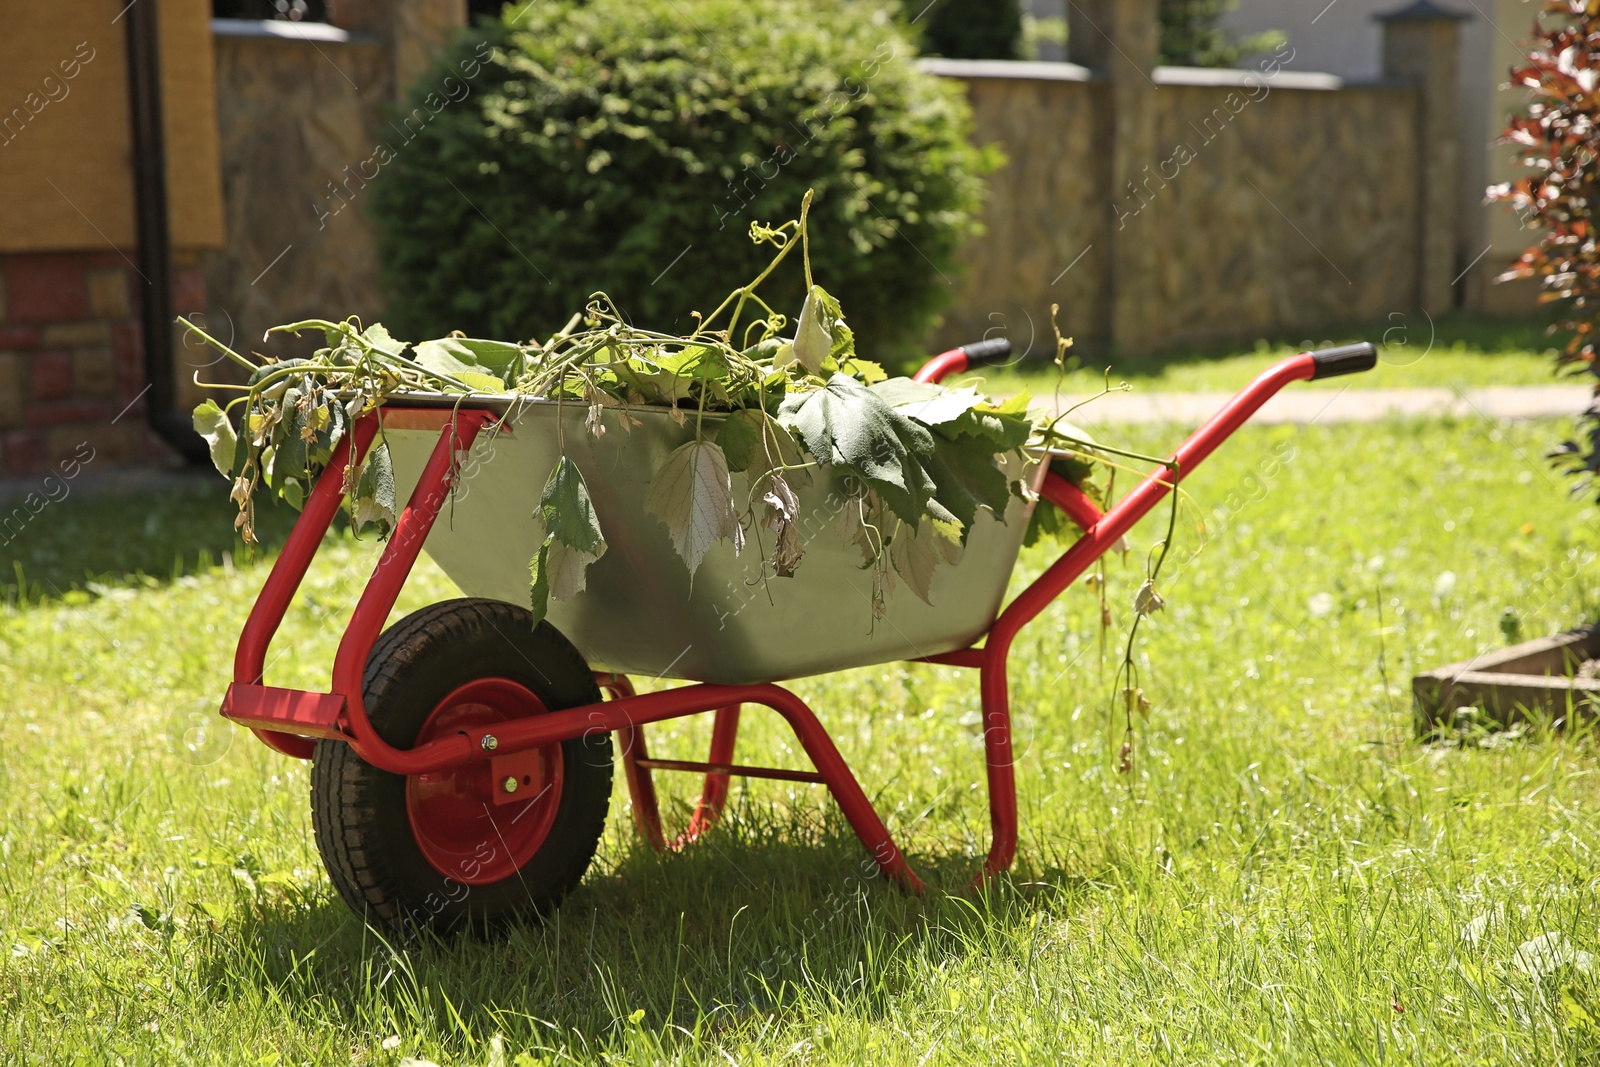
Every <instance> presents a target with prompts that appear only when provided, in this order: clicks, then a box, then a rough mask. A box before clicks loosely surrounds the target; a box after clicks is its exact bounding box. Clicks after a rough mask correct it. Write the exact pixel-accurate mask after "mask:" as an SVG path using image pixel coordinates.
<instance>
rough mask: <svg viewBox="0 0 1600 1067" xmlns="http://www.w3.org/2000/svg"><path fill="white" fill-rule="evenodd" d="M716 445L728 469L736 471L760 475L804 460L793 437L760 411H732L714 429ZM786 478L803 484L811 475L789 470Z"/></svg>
mask: <svg viewBox="0 0 1600 1067" xmlns="http://www.w3.org/2000/svg"><path fill="white" fill-rule="evenodd" d="M717 444H718V445H719V446H721V448H722V452H723V454H724V455H725V456H726V457H727V459H728V469H729V470H730V471H735V472H738V471H744V470H751V471H753V472H757V473H759V472H764V471H769V470H773V469H775V468H778V467H794V466H797V465H799V464H801V463H803V462H804V461H805V457H804V456H803V455H801V454H800V445H799V443H798V442H797V441H795V439H794V436H793V435H792V434H790V433H789V431H788V430H786V429H785V428H784V426H783V424H782V423H780V422H779V421H778V420H777V419H774V418H773V417H772V416H771V415H768V414H767V413H766V412H765V411H762V410H761V409H760V408H745V409H744V410H742V411H735V412H734V413H733V414H731V415H729V416H728V417H727V418H726V419H724V420H723V421H722V426H721V427H720V428H719V429H718V430H717ZM788 478H789V481H790V482H792V483H795V484H802V485H803V484H807V483H808V482H809V481H810V475H808V474H807V473H806V472H805V471H803V470H794V471H790V472H789V473H788Z"/></svg>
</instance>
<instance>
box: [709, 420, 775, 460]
mask: <svg viewBox="0 0 1600 1067" xmlns="http://www.w3.org/2000/svg"><path fill="white" fill-rule="evenodd" d="M766 418H767V413H766V412H764V411H754V410H751V409H748V408H747V409H745V410H744V411H735V412H734V413H733V414H732V415H729V416H728V417H727V418H726V419H723V420H722V426H721V427H720V428H718V430H717V445H718V446H719V447H721V449H722V454H723V455H724V456H726V457H727V460H728V469H729V470H730V471H735V472H737V471H742V470H744V469H745V468H747V467H749V466H750V463H751V461H752V460H754V459H755V458H756V457H757V456H758V455H760V454H761V453H760V451H759V450H760V449H761V427H762V422H763V420H765V419H766Z"/></svg>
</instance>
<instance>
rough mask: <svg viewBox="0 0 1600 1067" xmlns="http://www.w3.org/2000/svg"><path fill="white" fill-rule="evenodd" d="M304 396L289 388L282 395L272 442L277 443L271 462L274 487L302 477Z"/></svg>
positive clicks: (304, 456) (304, 449)
mask: <svg viewBox="0 0 1600 1067" xmlns="http://www.w3.org/2000/svg"><path fill="white" fill-rule="evenodd" d="M302 396H304V394H303V393H301V391H300V390H299V389H293V388H291V389H290V390H289V391H288V392H286V393H284V394H283V418H282V419H281V420H280V421H279V422H278V428H277V431H276V432H275V433H274V434H273V440H274V441H275V442H276V443H277V451H276V455H275V456H274V458H273V460H272V484H273V485H274V487H276V486H277V485H278V484H279V483H281V482H282V481H283V480H284V479H286V478H299V477H302V476H304V475H305V474H306V473H307V471H306V461H307V459H308V453H307V449H306V440H305V437H304V436H303V434H302V431H304V429H305V425H306V413H305V412H304V411H303V410H302V409H301V407H300V399H301V397H302Z"/></svg>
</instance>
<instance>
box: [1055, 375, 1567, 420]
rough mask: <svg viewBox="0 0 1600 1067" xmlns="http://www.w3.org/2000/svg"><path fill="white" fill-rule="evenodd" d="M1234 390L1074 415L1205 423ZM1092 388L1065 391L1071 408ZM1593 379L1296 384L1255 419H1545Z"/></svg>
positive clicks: (1106, 400) (1117, 404)
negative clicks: (1474, 385)
mask: <svg viewBox="0 0 1600 1067" xmlns="http://www.w3.org/2000/svg"><path fill="white" fill-rule="evenodd" d="M1233 395H1234V394H1232V393H1142V392H1137V391H1135V392H1131V393H1112V394H1111V395H1110V396H1103V397H1101V398H1100V399H1098V400H1095V401H1093V402H1092V403H1089V404H1087V405H1085V406H1084V407H1081V408H1079V409H1078V410H1077V411H1076V412H1074V413H1073V414H1072V415H1070V416H1068V418H1069V419H1070V420H1071V421H1074V422H1079V423H1082V424H1083V425H1084V426H1086V427H1087V426H1092V425H1095V424H1110V423H1129V422H1161V423H1173V424H1176V425H1180V426H1199V425H1200V424H1201V423H1202V422H1205V421H1206V420H1207V419H1209V418H1210V417H1211V416H1212V415H1215V414H1216V413H1217V412H1218V411H1220V410H1222V407H1223V405H1224V404H1226V403H1227V402H1228V401H1229V399H1231V398H1232V396H1233ZM1086 399H1087V397H1085V396H1063V397H1062V398H1061V405H1060V407H1058V408H1056V410H1058V411H1060V410H1065V409H1066V408H1069V407H1071V406H1072V405H1073V404H1076V403H1078V402H1080V401H1083V400H1086ZM1592 399H1593V394H1592V391H1591V389H1590V388H1589V386H1587V385H1491V386H1486V387H1484V388H1481V389H1465V390H1456V389H1359V388H1355V387H1354V386H1352V387H1350V388H1347V389H1326V388H1316V389H1308V388H1305V387H1303V386H1302V387H1299V388H1297V387H1296V386H1293V385H1291V386H1289V387H1288V388H1287V389H1285V390H1284V391H1283V392H1281V393H1279V394H1278V395H1277V396H1275V397H1273V398H1272V399H1271V400H1269V401H1267V403H1266V405H1265V406H1264V407H1263V408H1262V409H1261V410H1260V411H1259V412H1257V413H1256V414H1255V415H1254V416H1253V417H1252V418H1251V419H1250V421H1251V423H1252V424H1256V425H1261V424H1267V423H1280V422H1298V423H1311V422H1376V421H1378V420H1380V419H1385V418H1388V417H1390V416H1392V415H1398V416H1440V415H1455V416H1459V417H1463V418H1466V417H1473V416H1478V417H1486V418H1490V419H1538V418H1553V417H1560V416H1569V415H1577V414H1579V413H1581V412H1582V411H1583V410H1584V409H1585V408H1587V407H1588V406H1589V403H1590V401H1591V400H1592ZM1035 403H1036V405H1037V406H1042V407H1044V408H1046V409H1049V408H1051V407H1054V406H1055V402H1054V398H1053V397H1050V396H1040V397H1036V398H1035Z"/></svg>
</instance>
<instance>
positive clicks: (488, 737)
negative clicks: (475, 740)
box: [479, 734, 500, 752]
mask: <svg viewBox="0 0 1600 1067" xmlns="http://www.w3.org/2000/svg"><path fill="white" fill-rule="evenodd" d="M479 743H480V744H482V745H483V750H484V751H485V752H493V751H494V750H495V749H497V748H499V747H500V739H499V738H497V737H495V735H494V734H484V735H483V740H482V741H481V742H479Z"/></svg>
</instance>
